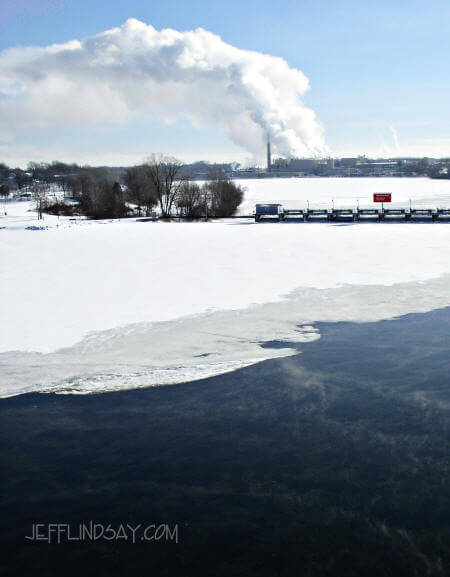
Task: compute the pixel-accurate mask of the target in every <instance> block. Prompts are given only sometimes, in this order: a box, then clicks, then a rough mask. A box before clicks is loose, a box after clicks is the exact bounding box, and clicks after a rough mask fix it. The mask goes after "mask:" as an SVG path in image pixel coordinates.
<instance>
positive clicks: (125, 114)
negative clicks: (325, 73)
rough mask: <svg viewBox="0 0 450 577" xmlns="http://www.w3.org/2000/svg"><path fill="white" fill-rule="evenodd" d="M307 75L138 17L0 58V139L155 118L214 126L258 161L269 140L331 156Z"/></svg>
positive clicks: (203, 34)
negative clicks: (306, 98) (308, 103)
mask: <svg viewBox="0 0 450 577" xmlns="http://www.w3.org/2000/svg"><path fill="white" fill-rule="evenodd" d="M308 88H309V83H308V79H307V78H306V76H305V75H304V74H303V73H302V72H301V71H299V70H296V69H293V68H290V67H289V66H288V64H287V63H286V61H285V60H283V59H282V58H278V57H274V56H269V55H266V54H260V53H258V52H251V51H248V50H241V49H238V48H235V47H234V46H231V45H230V44H226V43H225V42H223V41H222V40H221V38H220V37H219V36H216V35H214V34H212V33H210V32H208V31H206V30H203V29H201V28H199V29H197V30H194V31H187V32H178V31H176V30H171V29H166V30H161V31H157V30H155V29H154V28H153V27H152V26H149V25H146V24H144V23H143V22H140V21H138V20H135V19H130V20H127V22H125V24H124V25H123V26H121V27H119V28H113V29H111V30H107V31H105V32H103V33H101V34H97V35H95V36H92V37H89V38H87V39H85V40H81V41H79V40H73V41H71V42H67V43H65V44H58V45H52V46H47V47H43V48H42V47H28V48H13V49H9V50H5V51H3V52H2V53H0V133H2V134H3V139H6V140H11V138H12V136H11V135H13V134H15V135H16V136H17V135H22V136H23V135H24V134H26V133H27V132H28V131H30V130H36V129H52V128H53V129H55V128H58V127H62V126H64V128H66V127H73V126H76V127H80V126H86V125H87V126H91V125H92V124H94V125H95V124H101V123H107V122H122V121H126V120H129V119H130V118H132V117H142V116H143V115H153V116H155V117H157V118H161V119H163V120H164V121H166V122H171V121H173V120H175V119H176V118H177V117H179V116H183V115H184V116H187V117H188V118H189V119H190V120H191V122H192V123H193V124H196V123H197V124H198V123H201V122H202V121H203V120H214V121H215V122H216V123H217V124H218V125H219V126H220V127H221V128H222V129H223V130H224V131H225V132H226V133H227V134H228V135H229V137H230V138H231V139H232V140H233V141H234V142H235V143H236V144H238V145H240V146H242V147H243V148H244V149H246V150H247V151H248V152H250V153H251V154H253V155H254V156H256V157H257V156H261V153H262V151H263V150H264V141H265V139H266V134H267V133H269V134H270V137H271V142H272V147H273V149H274V151H275V152H278V153H279V154H282V155H286V156H311V155H312V156H319V155H324V154H327V153H328V148H327V146H326V144H325V141H324V137H323V129H322V127H321V125H320V124H319V122H318V121H317V119H316V116H315V113H314V111H313V110H311V109H310V108H307V107H305V106H304V105H303V102H302V96H303V95H304V93H305V92H306V91H307V90H308Z"/></svg>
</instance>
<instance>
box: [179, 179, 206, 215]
mask: <svg viewBox="0 0 450 577" xmlns="http://www.w3.org/2000/svg"><path fill="white" fill-rule="evenodd" d="M176 205H177V207H178V209H179V211H180V215H181V216H184V217H186V218H200V217H201V216H203V215H204V214H205V196H204V194H203V193H202V189H201V188H200V187H199V185H198V184H196V183H195V182H189V181H184V182H182V183H181V184H180V189H179V191H178V196H177V199H176Z"/></svg>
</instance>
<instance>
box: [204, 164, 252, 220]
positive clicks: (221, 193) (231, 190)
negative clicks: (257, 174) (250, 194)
mask: <svg viewBox="0 0 450 577" xmlns="http://www.w3.org/2000/svg"><path fill="white" fill-rule="evenodd" d="M203 192H204V195H205V198H207V199H208V206H209V210H210V213H211V214H212V215H213V216H218V217H227V216H233V214H235V212H236V211H237V209H238V207H239V205H240V204H241V202H242V200H243V198H244V189H243V188H242V187H241V186H239V185H238V184H236V183H235V182H233V181H232V180H230V179H229V178H226V176H225V175H224V174H223V173H222V172H214V173H211V174H210V175H209V181H208V182H205V184H204V185H203Z"/></svg>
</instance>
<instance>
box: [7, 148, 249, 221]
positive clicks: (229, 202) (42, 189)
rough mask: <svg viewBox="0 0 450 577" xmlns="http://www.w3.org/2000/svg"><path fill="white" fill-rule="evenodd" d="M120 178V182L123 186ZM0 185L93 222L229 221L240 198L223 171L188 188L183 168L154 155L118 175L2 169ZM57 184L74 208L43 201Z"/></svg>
mask: <svg viewBox="0 0 450 577" xmlns="http://www.w3.org/2000/svg"><path fill="white" fill-rule="evenodd" d="M11 173H12V174H13V175H14V178H11ZM8 175H9V176H8ZM119 177H122V178H120V180H122V181H123V185H122V184H121V183H120V182H119ZM7 179H8V180H7ZM0 180H1V181H2V186H3V187H4V189H5V194H7V193H8V191H9V188H8V187H10V186H11V181H14V182H15V184H16V188H19V189H20V190H22V191H26V192H27V193H29V194H31V195H32V196H33V198H35V199H36V201H37V202H39V207H41V206H43V210H44V211H46V212H51V213H53V214H68V215H71V214H74V213H77V212H78V213H79V214H83V215H86V216H88V217H90V218H97V219H101V218H121V217H124V216H127V215H128V214H130V213H136V214H138V215H147V216H148V215H150V214H151V213H152V211H153V210H154V209H155V208H156V207H158V208H159V211H160V213H161V216H162V217H166V218H167V217H170V216H174V215H177V216H181V217H184V218H188V219H189V218H191V219H197V218H201V217H208V216H216V217H226V216H232V215H233V214H235V212H236V210H237V208H238V206H239V205H240V203H241V202H242V199H243V193H244V191H243V189H242V188H241V187H240V186H239V185H237V184H236V183H234V182H233V181H231V180H230V179H229V178H227V177H226V175H225V173H224V171H223V170H214V169H212V170H211V172H210V173H209V174H208V180H207V181H206V182H205V183H204V184H203V185H202V186H200V185H199V184H197V183H196V182H192V180H191V177H190V175H189V173H188V172H187V171H186V166H185V165H183V164H182V163H181V162H180V161H178V160H177V159H175V158H172V157H168V156H163V155H152V156H151V157H150V158H149V159H148V160H147V161H146V162H144V163H143V164H141V165H138V166H133V167H130V168H127V169H124V172H123V171H122V174H120V173H119V172H118V171H117V170H115V169H109V168H106V167H97V168H95V167H90V166H83V167H80V166H78V165H76V164H71V165H69V164H64V163H60V162H53V163H50V164H47V163H29V164H28V167H27V171H22V169H14V170H13V171H11V169H9V167H7V166H6V165H2V164H0ZM19 183H20V185H21V186H19ZM55 184H56V185H57V186H58V188H59V189H61V190H62V191H63V192H64V196H65V197H66V196H67V197H70V198H72V199H74V200H75V201H76V204H75V205H74V204H73V203H72V204H69V203H67V202H65V201H64V200H62V201H61V200H59V201H57V202H53V203H51V204H50V203H49V202H48V201H46V200H45V196H46V193H47V192H48V191H49V190H50V188H51V185H55ZM42 199H44V202H43V200H42Z"/></svg>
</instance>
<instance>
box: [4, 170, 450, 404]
mask: <svg viewBox="0 0 450 577" xmlns="http://www.w3.org/2000/svg"><path fill="white" fill-rule="evenodd" d="M242 184H243V185H244V186H246V187H247V193H246V199H245V202H246V203H247V209H246V208H245V206H244V209H243V210H244V212H245V211H246V210H248V209H251V210H253V206H254V202H255V201H256V200H261V201H269V200H277V201H279V202H280V201H282V200H283V199H284V200H286V199H287V200H289V199H290V201H292V202H294V201H295V202H297V203H301V202H305V200H310V199H309V198H306V197H310V196H311V190H312V189H314V190H315V191H316V192H315V197H314V198H315V202H317V203H319V202H320V203H328V202H330V201H331V200H333V199H334V200H335V204H338V199H339V198H341V197H340V195H341V193H343V191H346V192H347V193H348V194H349V195H350V196H351V195H353V194H355V195H356V194H358V193H361V197H360V199H362V198H363V193H364V194H366V196H367V195H368V196H367V197H368V198H369V197H370V196H371V194H372V193H373V192H384V191H387V192H393V195H394V201H395V200H397V201H398V202H400V201H401V202H408V203H409V198H410V197H411V198H412V203H413V205H416V206H418V205H421V206H423V205H425V204H426V205H430V206H443V205H447V206H450V182H449V181H447V182H446V181H430V180H427V179H289V180H285V179H280V180H276V181H274V180H270V181H269V180H262V181H243V183H242ZM358 185H359V187H360V188H358ZM394 186H395V187H397V188H394ZM299 187H300V188H299ZM301 187H304V189H303V188H301ZM369 191H370V192H369ZM400 199H401V200H400ZM446 199H448V200H446ZM360 202H361V204H362V200H360ZM310 203H311V204H312V201H311V200H310ZM5 206H6V211H7V213H8V214H7V216H0V251H1V252H0V258H1V271H2V282H1V286H0V317H1V329H0V351H3V353H2V354H0V380H1V382H2V385H1V390H0V395H2V396H7V395H11V394H18V393H21V392H26V391H31V390H57V391H59V392H74V391H75V392H76V391H78V392H96V391H104V390H113V389H117V388H128V387H136V386H146V385H150V384H164V383H174V382H180V381H184V380H190V379H194V378H200V377H205V376H209V375H213V374H218V373H222V372H225V371H228V370H233V369H235V368H237V367H240V366H245V365H248V364H251V363H253V362H256V361H258V360H261V359H264V358H273V357H276V356H284V355H288V354H292V353H293V350H292V349H291V348H289V346H288V345H287V347H286V348H284V349H280V348H278V349H269V348H262V347H261V346H260V344H261V343H263V342H265V341H270V340H275V339H278V340H285V341H287V342H289V341H291V342H299V341H308V340H312V339H316V338H319V334H318V331H317V330H316V329H315V328H314V323H315V322H317V321H322V320H324V321H326V320H336V321H338V320H354V321H366V320H378V319H382V318H392V317H395V316H397V315H400V314H405V313H408V312H415V311H426V310H431V309H433V308H436V307H442V306H448V305H450V223H449V224H447V223H434V224H428V223H420V224H419V223H396V224H394V223H382V224H378V223H370V224H339V223H336V224H327V223H322V224H313V223H311V224H298V223H273V224H255V223H253V222H252V221H251V220H248V221H240V220H224V221H216V222H211V223H201V222H200V223H162V222H158V223H154V222H148V223H142V222H140V223H139V222H135V221H134V220H123V221H120V222H119V221H115V222H110V221H101V222H93V221H85V220H80V219H77V220H70V219H68V218H60V219H58V218H57V217H49V216H45V218H44V221H38V220H37V218H36V214H35V213H34V212H27V211H28V210H29V209H32V208H33V203H27V202H20V203H19V202H17V203H7V204H6V205H5ZM0 215H1V212H0Z"/></svg>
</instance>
